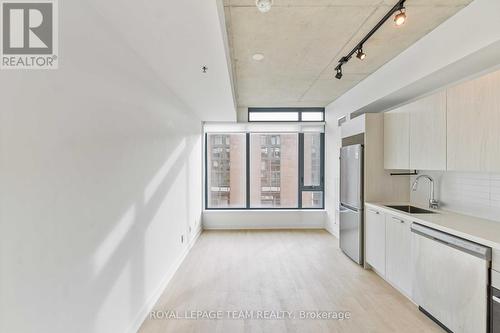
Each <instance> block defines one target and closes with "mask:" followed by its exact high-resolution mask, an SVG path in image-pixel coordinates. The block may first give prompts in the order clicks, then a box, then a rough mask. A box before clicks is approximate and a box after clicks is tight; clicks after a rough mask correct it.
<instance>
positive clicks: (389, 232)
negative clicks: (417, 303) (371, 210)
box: [385, 214, 412, 297]
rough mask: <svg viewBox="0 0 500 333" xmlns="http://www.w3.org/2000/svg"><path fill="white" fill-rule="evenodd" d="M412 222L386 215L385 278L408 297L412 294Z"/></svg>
mask: <svg viewBox="0 0 500 333" xmlns="http://www.w3.org/2000/svg"><path fill="white" fill-rule="evenodd" d="M410 226H411V221H408V220H405V219H401V218H399V217H395V216H392V215H390V214H386V215H385V242H386V243H385V278H386V279H387V281H389V282H390V283H391V284H392V285H393V286H394V287H396V288H398V289H399V290H400V291H401V292H403V293H404V294H406V296H408V297H411V292H412V285H411V283H412V265H411V260H412V255H411V249H412V247H411V239H412V237H411V230H410Z"/></svg>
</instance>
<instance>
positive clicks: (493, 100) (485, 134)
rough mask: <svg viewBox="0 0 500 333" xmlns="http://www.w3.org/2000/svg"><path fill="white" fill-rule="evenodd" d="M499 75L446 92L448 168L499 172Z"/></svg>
mask: <svg viewBox="0 0 500 333" xmlns="http://www.w3.org/2000/svg"><path fill="white" fill-rule="evenodd" d="M499 92H500V71H497V72H494V73H492V74H488V75H485V76H483V77H480V78H478V79H475V80H472V81H468V82H465V83H462V84H459V85H457V86H455V87H452V88H449V89H448V90H447V100H448V102H447V103H448V106H447V118H448V121H447V127H448V128H447V141H448V143H447V147H448V153H447V155H448V157H447V168H448V170H453V171H455V170H456V171H481V172H500V93H499Z"/></svg>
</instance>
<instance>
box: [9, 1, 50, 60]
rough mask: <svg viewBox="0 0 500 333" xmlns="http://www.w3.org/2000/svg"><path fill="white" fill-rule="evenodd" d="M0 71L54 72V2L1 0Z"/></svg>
mask: <svg viewBox="0 0 500 333" xmlns="http://www.w3.org/2000/svg"><path fill="white" fill-rule="evenodd" d="M0 4H1V7H0V8H1V9H0V17H1V18H2V24H1V28H2V33H1V38H2V39H1V43H0V44H1V53H0V54H1V57H2V61H1V64H0V68H1V69H57V67H58V46H59V45H58V21H57V19H58V15H57V0H31V1H29V2H21V1H12V0H10V1H9V0H0Z"/></svg>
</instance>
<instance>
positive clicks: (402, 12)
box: [394, 7, 406, 27]
mask: <svg viewBox="0 0 500 333" xmlns="http://www.w3.org/2000/svg"><path fill="white" fill-rule="evenodd" d="M405 22H406V9H405V7H401V9H399V13H397V14H396V16H394V23H395V24H396V26H397V27H399V26H402V25H403V24H404V23H405Z"/></svg>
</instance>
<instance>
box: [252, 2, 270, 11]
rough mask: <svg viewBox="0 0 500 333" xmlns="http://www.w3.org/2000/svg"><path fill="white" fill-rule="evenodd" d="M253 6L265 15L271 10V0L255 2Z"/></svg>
mask: <svg viewBox="0 0 500 333" xmlns="http://www.w3.org/2000/svg"><path fill="white" fill-rule="evenodd" d="M255 5H256V6H257V8H258V9H259V11H260V12H261V13H267V12H268V11H270V10H271V7H272V5H273V0H255Z"/></svg>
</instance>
